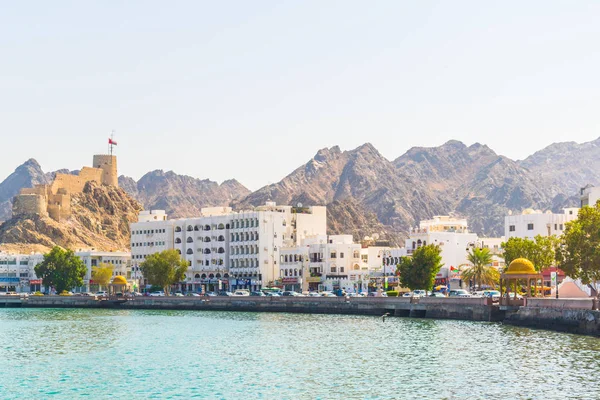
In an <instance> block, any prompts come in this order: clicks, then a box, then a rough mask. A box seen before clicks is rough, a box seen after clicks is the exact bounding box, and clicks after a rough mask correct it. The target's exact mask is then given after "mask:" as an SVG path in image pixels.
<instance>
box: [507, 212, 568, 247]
mask: <svg viewBox="0 0 600 400" xmlns="http://www.w3.org/2000/svg"><path fill="white" fill-rule="evenodd" d="M578 212H579V208H565V209H564V212H563V213H562V214H553V213H551V212H550V211H546V212H542V211H540V210H532V209H527V210H525V211H523V213H522V214H519V215H507V216H506V217H504V236H505V237H506V239H507V240H508V239H510V238H511V237H517V238H528V239H533V238H534V237H535V236H537V235H541V236H552V235H556V236H560V235H562V234H563V232H564V230H565V224H566V223H567V222H569V221H572V220H574V219H577V214H578Z"/></svg>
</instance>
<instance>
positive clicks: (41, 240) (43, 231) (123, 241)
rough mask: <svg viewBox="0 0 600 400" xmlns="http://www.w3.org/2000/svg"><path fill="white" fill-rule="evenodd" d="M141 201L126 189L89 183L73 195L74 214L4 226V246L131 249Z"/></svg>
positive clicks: (0, 239)
mask: <svg viewBox="0 0 600 400" xmlns="http://www.w3.org/2000/svg"><path fill="white" fill-rule="evenodd" d="M141 209H142V206H141V204H139V203H138V202H137V201H136V200H134V199H132V198H131V197H130V196H129V195H128V194H127V193H126V192H125V191H124V190H123V189H120V188H115V187H112V186H106V185H99V184H96V183H94V182H89V183H87V184H86V186H85V188H84V190H83V192H82V193H79V194H73V195H72V198H71V213H72V215H71V217H70V218H68V219H67V220H65V221H61V222H57V221H55V220H53V219H51V218H49V217H42V216H20V217H16V218H11V219H9V220H8V221H6V222H4V223H3V224H2V225H0V243H2V244H3V246H2V247H3V248H4V249H11V248H15V247H16V248H18V250H19V251H32V250H34V251H45V250H48V249H49V248H51V247H52V246H54V245H59V246H62V247H65V248H71V249H77V248H92V247H93V248H95V249H97V250H104V251H117V250H125V249H128V248H129V223H130V222H134V221H136V220H137V214H138V212H139V211H140V210H141Z"/></svg>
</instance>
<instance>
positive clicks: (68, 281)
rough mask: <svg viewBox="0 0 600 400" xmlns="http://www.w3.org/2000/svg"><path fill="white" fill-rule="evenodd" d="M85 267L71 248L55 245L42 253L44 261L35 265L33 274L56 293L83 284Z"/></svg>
mask: <svg viewBox="0 0 600 400" xmlns="http://www.w3.org/2000/svg"><path fill="white" fill-rule="evenodd" d="M86 272H87V268H86V266H85V264H84V263H83V261H82V260H81V259H80V258H79V257H77V256H76V255H75V253H73V251H72V250H63V249H61V248H60V247H58V246H55V247H53V248H52V250H50V252H49V253H47V254H44V261H42V262H41V263H39V264H38V265H36V266H35V274H36V275H37V276H38V277H40V278H42V283H43V284H44V286H47V287H52V286H53V287H54V289H55V290H56V292H57V293H60V292H62V291H63V290H70V289H72V288H74V287H77V286H82V285H83V277H84V276H85V273H86Z"/></svg>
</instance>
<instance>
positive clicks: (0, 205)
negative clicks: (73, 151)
mask: <svg viewBox="0 0 600 400" xmlns="http://www.w3.org/2000/svg"><path fill="white" fill-rule="evenodd" d="M42 183H48V178H47V177H46V175H45V174H44V171H42V168H41V167H40V164H38V162H37V161H36V160H34V159H33V158H31V159H29V160H27V161H25V162H24V163H23V164H21V165H19V166H18V167H17V168H16V169H15V171H14V172H13V173H12V174H10V175H9V176H8V177H7V178H6V179H5V180H4V181H3V182H2V183H0V221H5V220H7V219H9V218H10V217H11V213H12V198H13V197H14V196H15V195H16V194H17V193H19V190H21V188H30V187H33V186H34V185H37V184H42Z"/></svg>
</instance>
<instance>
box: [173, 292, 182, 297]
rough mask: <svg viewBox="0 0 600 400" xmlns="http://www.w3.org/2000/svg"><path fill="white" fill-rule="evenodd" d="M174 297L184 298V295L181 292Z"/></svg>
mask: <svg viewBox="0 0 600 400" xmlns="http://www.w3.org/2000/svg"><path fill="white" fill-rule="evenodd" d="M174 296H175V297H183V293H181V292H175V294H174Z"/></svg>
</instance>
